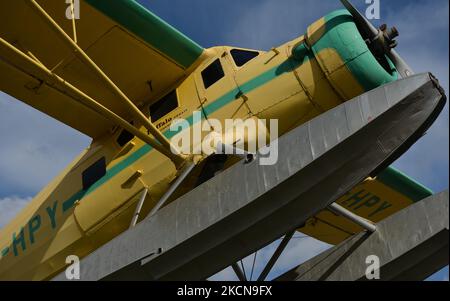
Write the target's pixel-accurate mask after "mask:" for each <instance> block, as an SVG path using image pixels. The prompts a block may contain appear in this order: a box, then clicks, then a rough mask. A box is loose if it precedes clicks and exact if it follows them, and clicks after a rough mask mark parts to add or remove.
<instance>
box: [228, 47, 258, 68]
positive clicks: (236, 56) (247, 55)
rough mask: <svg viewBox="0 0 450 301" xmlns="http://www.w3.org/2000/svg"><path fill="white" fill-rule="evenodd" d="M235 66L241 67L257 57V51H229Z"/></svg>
mask: <svg viewBox="0 0 450 301" xmlns="http://www.w3.org/2000/svg"><path fill="white" fill-rule="evenodd" d="M230 53H231V56H232V57H233V60H234V62H235V63H236V66H238V67H242V66H244V65H245V64H247V63H248V62H249V61H251V60H253V59H254V58H255V57H257V56H258V55H259V52H257V51H250V50H242V49H232V50H231V51H230Z"/></svg>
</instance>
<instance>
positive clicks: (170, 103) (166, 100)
mask: <svg viewBox="0 0 450 301" xmlns="http://www.w3.org/2000/svg"><path fill="white" fill-rule="evenodd" d="M177 107H178V96H177V91H176V90H173V91H172V92H170V93H169V94H167V95H166V96H164V97H163V98H161V99H160V100H158V101H157V102H155V103H154V104H152V105H151V106H150V117H151V119H152V122H155V121H157V120H159V119H161V118H162V117H164V116H166V115H167V114H169V113H170V112H172V111H173V110H175V109H176V108H177Z"/></svg>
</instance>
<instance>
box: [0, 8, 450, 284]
mask: <svg viewBox="0 0 450 301" xmlns="http://www.w3.org/2000/svg"><path fill="white" fill-rule="evenodd" d="M139 2H141V3H142V4H143V5H144V6H146V7H148V8H149V9H150V10H152V11H153V12H154V13H156V14H157V15H159V16H160V17H161V18H162V19H164V20H166V21H167V22H168V23H170V24H172V25H173V26H174V27H176V28H177V29H179V30H180V31H182V32H183V33H185V34H186V35H187V36H189V37H190V38H191V39H193V40H194V41H196V42H197V43H199V44H200V45H202V46H203V47H205V48H206V47H211V46H216V45H231V46H240V47H246V48H254V49H263V50H267V49H270V48H271V47H273V46H277V45H280V44H282V43H284V42H286V41H288V40H291V39H294V38H295V37H297V36H299V35H302V34H303V33H304V32H305V31H306V28H307V26H308V25H309V24H311V23H312V22H314V21H315V20H317V19H318V18H320V17H321V16H323V15H325V14H327V13H329V12H330V11H332V10H334V9H338V8H341V5H340V3H339V1H337V0H322V1H317V0H245V1H243V0H228V1H220V0H189V1H186V0H139ZM364 2H365V1H364V0H353V3H354V4H355V5H356V6H358V7H359V8H360V10H361V11H364V10H365V8H366V4H365V3H364ZM448 6H449V1H448V0H415V1H408V0H394V1H393V0H389V1H387V0H381V20H382V21H383V22H385V23H388V24H390V25H396V26H397V28H398V29H399V31H400V37H399V38H398V41H399V46H398V51H399V52H400V54H401V55H402V56H403V57H404V58H405V59H406V61H407V62H408V63H409V64H410V65H411V67H412V68H413V69H415V71H416V72H422V71H432V72H433V73H434V74H435V75H436V76H437V77H438V78H439V79H440V80H441V84H442V85H443V87H444V88H445V90H446V91H447V92H448V91H449V89H448V88H449V76H448V68H449V62H448V59H449V48H448V44H449V40H448V36H449V15H448ZM374 23H375V24H376V25H379V24H380V22H379V21H376V20H374ZM447 95H448V93H447ZM448 124H449V114H448V105H447V107H446V108H445V111H444V113H443V114H442V115H441V117H440V118H439V120H438V121H437V122H436V123H435V125H434V126H433V127H432V128H431V129H430V131H429V132H428V134H427V135H426V136H425V137H424V138H422V139H421V140H420V141H419V142H418V143H417V144H416V145H415V146H414V147H413V148H412V149H411V150H410V151H409V152H408V153H406V154H405V155H404V156H403V157H402V158H401V159H400V160H398V161H397V162H396V163H395V164H394V165H395V166H396V167H397V168H399V169H401V170H402V171H404V172H405V173H407V174H408V175H410V176H412V177H413V178H415V179H417V180H419V181H420V182H422V183H423V184H425V185H426V186H428V187H430V188H431V189H433V190H434V191H436V192H439V191H442V190H444V189H447V188H448V174H449V172H448V166H449V164H448V163H449V162H448V150H449V142H448V141H449V139H448V137H449V132H448V128H449V126H448ZM12 126H14V131H11V127H12ZM0 137H1V140H2V145H1V147H0V227H2V225H4V224H5V223H7V221H8V220H10V219H11V218H12V217H13V216H14V215H15V214H16V213H17V212H18V211H19V210H20V209H21V208H22V207H23V206H24V205H25V204H26V203H27V202H28V201H29V200H30V197H32V196H34V195H35V194H36V193H37V192H38V191H39V190H40V189H42V188H43V186H44V185H45V184H46V183H47V182H48V181H50V180H51V179H52V178H53V177H54V176H56V175H57V173H58V172H59V171H61V169H62V168H63V167H64V166H65V165H66V164H68V163H69V162H70V161H71V160H72V159H73V158H74V157H75V156H76V155H77V154H78V153H79V152H80V151H81V150H83V149H84V148H85V147H86V146H87V145H88V144H89V139H88V138H87V137H84V136H82V135H80V134H79V133H77V132H76V131H74V130H72V129H70V128H68V127H66V126H64V125H62V124H60V123H58V122H57V121H55V120H52V119H50V118H48V117H46V116H45V115H43V114H41V113H39V112H36V111H35V110H34V109H32V108H29V107H27V106H26V105H24V104H22V103H20V102H18V101H15V100H13V99H12V98H10V97H9V96H6V95H2V94H0ZM327 247H328V246H326V245H324V244H322V243H320V242H317V241H314V240H312V239H309V238H302V237H299V238H297V239H294V240H293V241H292V242H291V244H290V245H289V248H288V249H287V250H286V252H285V254H284V256H283V259H282V260H281V261H280V262H279V263H278V265H277V267H276V269H275V270H274V272H273V273H272V275H271V276H275V275H276V274H277V273H281V272H282V271H283V270H286V269H288V268H290V267H292V266H294V265H295V264H298V263H300V262H301V261H303V260H306V259H308V258H309V257H312V256H314V255H315V254H317V253H318V252H320V251H322V250H324V249H325V248H327ZM273 248H274V246H273V245H272V246H269V247H268V248H266V249H265V250H263V251H261V252H260V254H259V255H258V261H260V262H264V261H265V260H267V259H268V257H269V256H270V252H271V251H272V250H273ZM251 260H252V258H249V259H247V264H248V265H249V266H250V261H251ZM260 268H261V265H259V266H257V270H258V269H260ZM218 277H221V278H224V277H225V278H231V277H232V274H231V273H230V271H229V270H228V271H225V272H223V273H222V274H221V275H219V276H218ZM433 279H434V280H448V269H445V270H444V271H442V272H440V273H438V274H437V275H435V276H434V277H433Z"/></svg>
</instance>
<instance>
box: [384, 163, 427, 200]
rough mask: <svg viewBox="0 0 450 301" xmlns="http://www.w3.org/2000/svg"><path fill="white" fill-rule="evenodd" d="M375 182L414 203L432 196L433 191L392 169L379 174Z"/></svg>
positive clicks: (389, 168)
mask: <svg viewBox="0 0 450 301" xmlns="http://www.w3.org/2000/svg"><path fill="white" fill-rule="evenodd" d="M377 180H378V181H380V182H381V183H383V184H385V185H386V186H389V187H391V188H392V189H394V190H396V191H398V192H400V193H401V194H403V195H405V196H406V197H408V198H409V199H411V200H412V201H414V202H419V201H421V200H423V199H425V198H427V197H429V196H431V195H433V191H431V190H430V189H428V188H426V187H425V186H423V185H422V184H420V183H418V182H416V181H414V180H413V179H411V178H410V177H408V176H407V175H405V174H403V173H402V172H400V171H399V170H397V169H395V168H393V167H388V168H387V169H386V170H385V171H383V172H381V173H380V174H379V175H378V176H377Z"/></svg>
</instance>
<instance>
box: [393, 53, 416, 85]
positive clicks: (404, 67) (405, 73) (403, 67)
mask: <svg viewBox="0 0 450 301" xmlns="http://www.w3.org/2000/svg"><path fill="white" fill-rule="evenodd" d="M388 56H389V58H390V59H391V61H392V62H393V63H394V65H395V67H396V68H397V71H398V72H399V73H400V75H401V76H402V77H403V78H405V77H409V76H411V75H413V74H414V71H413V70H412V68H411V67H409V66H408V64H407V63H406V62H405V60H403V58H402V57H401V56H400V55H399V54H398V53H397V51H395V50H394V49H391V51H390V53H388Z"/></svg>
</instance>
